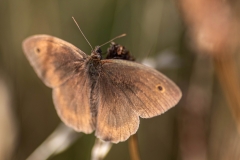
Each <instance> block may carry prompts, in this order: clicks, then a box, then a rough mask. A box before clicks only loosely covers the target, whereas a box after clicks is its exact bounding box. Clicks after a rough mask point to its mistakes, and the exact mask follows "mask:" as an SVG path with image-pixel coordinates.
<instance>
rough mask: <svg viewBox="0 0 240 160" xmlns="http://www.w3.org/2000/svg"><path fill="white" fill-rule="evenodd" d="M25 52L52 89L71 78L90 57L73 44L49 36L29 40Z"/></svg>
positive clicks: (33, 37)
mask: <svg viewBox="0 0 240 160" xmlns="http://www.w3.org/2000/svg"><path fill="white" fill-rule="evenodd" d="M23 50H24V53H25V55H26V57H27V59H28V60H29V62H30V64H31V65H32V67H33V68H34V70H35V72H36V73H37V75H38V77H39V78H40V79H42V81H43V82H44V83H45V84H46V85H47V86H48V87H51V88H54V87H57V86H59V85H61V84H63V83H64V82H65V81H66V80H68V79H69V78H71V77H72V76H73V75H74V74H75V72H76V71H77V68H78V67H79V66H81V65H82V63H83V62H84V61H85V60H86V59H87V57H88V56H87V55H86V54H85V53H83V52H82V51H81V50H79V49H78V48H77V47H75V46H73V45H72V44H70V43H68V42H66V41H63V40H61V39H59V38H56V37H53V36H48V35H35V36H31V37H29V38H27V39H26V40H25V41H23Z"/></svg>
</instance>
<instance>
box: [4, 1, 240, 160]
mask: <svg viewBox="0 0 240 160" xmlns="http://www.w3.org/2000/svg"><path fill="white" fill-rule="evenodd" d="M239 11H240V2H239V1H236V0H226V1H221V0H212V1H208V0H194V1H192V0H151V1H147V0H140V1H136V0H131V1H128V0H115V1H112V0H101V1H93V0H71V1H66V0H65V1H64V0H51V1H49V0H41V1H29V0H23V1H16V0H1V1H0V19H1V21H0V159H1V160H10V159H14V160H24V159H26V158H27V157H28V156H29V155H30V154H31V153H33V151H34V150H35V149H36V148H38V147H39V146H40V145H41V144H42V142H43V141H44V140H45V139H46V138H47V137H48V136H49V135H50V134H51V133H52V132H53V131H54V130H55V129H56V128H57V126H58V125H59V124H60V123H61V122H60V119H59V118H58V116H57V114H56V111H55V108H54V106H53V102H52V95H51V89H50V88H47V87H46V86H45V85H44V84H43V83H42V82H41V80H40V79H39V78H38V77H37V75H36V74H35V73H34V71H33V68H32V67H31V66H30V64H29V62H28V61H27V59H26V57H25V56H24V54H23V51H22V47H21V43H22V41H23V40H24V39H25V38H27V37H28V36H31V35H34V34H49V35H52V36H56V37H59V38H61V39H63V40H65V41H68V42H70V43H72V44H74V45H75V46H77V47H78V48H80V49H81V50H82V51H84V52H85V53H87V54H90V51H91V49H90V47H89V46H88V44H87V42H86V41H85V40H84V38H83V36H82V35H81V33H80V32H79V30H78V28H77V26H76V25H75V24H74V22H73V20H72V18H71V17H72V16H74V17H75V19H76V20H77V22H78V23H79V25H80V27H81V29H82V30H83V32H84V34H85V35H86V37H87V38H88V40H89V41H90V43H91V44H92V45H93V46H96V45H100V44H102V43H104V42H106V41H108V40H110V39H111V38H113V37H115V36H117V35H120V34H122V33H126V34H127V36H126V37H124V38H121V39H118V40H116V42H117V43H120V44H122V45H124V46H125V47H126V48H128V49H129V50H130V51H131V54H132V55H133V56H134V57H135V58H136V59H137V61H138V62H141V63H144V64H146V65H150V66H152V67H155V68H156V69H158V70H159V71H161V72H162V73H164V74H165V75H167V76H168V77H169V78H171V79H172V80H173V81H174V82H175V83H177V84H178V86H179V87H180V88H181V90H182V92H183V98H182V99H181V101H180V103H179V104H178V105H177V106H176V107H174V108H172V109H170V110H169V111H168V112H166V113H165V114H163V115H161V116H158V117H155V118H151V119H141V124H140V128H139V130H138V140H139V151H140V156H141V159H144V160H145V159H148V160H159V159H162V160H207V159H209V160H225V159H230V158H231V159H232V160H238V159H240V136H239V135H240V134H239V133H240V93H239V92H240V86H239V83H240V81H239V76H238V74H239V67H240V66H239V64H240V63H239V61H240V59H239V58H240V56H239V55H238V52H239V31H240V30H239V20H240V12H239ZM106 48H107V46H105V47H103V48H102V50H103V51H106ZM76 134H78V133H76ZM79 135H80V134H79ZM75 136H76V135H75ZM94 141H95V136H94V134H90V135H82V136H81V137H80V136H79V138H75V139H74V141H72V144H71V145H70V146H69V148H67V149H66V150H64V151H63V152H61V153H59V154H56V155H52V156H51V157H49V158H48V159H49V160H66V159H71V160H79V159H83V160H85V159H90V158H91V150H92V147H93V145H94V143H95V142H94ZM40 159H41V158H40ZM105 159H106V160H110V159H115V160H117V159H119V160H123V159H124V160H126V159H130V155H129V151H128V142H127V141H126V142H122V143H119V144H114V145H113V147H112V149H111V150H110V151H109V154H108V155H107V156H106V158H105Z"/></svg>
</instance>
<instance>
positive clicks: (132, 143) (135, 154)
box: [128, 134, 140, 160]
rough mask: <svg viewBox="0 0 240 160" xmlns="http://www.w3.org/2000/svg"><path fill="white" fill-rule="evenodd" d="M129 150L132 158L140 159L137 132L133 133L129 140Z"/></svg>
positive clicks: (133, 159)
mask: <svg viewBox="0 0 240 160" xmlns="http://www.w3.org/2000/svg"><path fill="white" fill-rule="evenodd" d="M128 146H129V152H130V156H131V159H132V160H140V156H139V149H138V138H137V134H134V135H132V136H131V137H130V138H129V140H128Z"/></svg>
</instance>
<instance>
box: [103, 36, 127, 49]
mask: <svg viewBox="0 0 240 160" xmlns="http://www.w3.org/2000/svg"><path fill="white" fill-rule="evenodd" d="M126 35H127V34H126V33H124V34H121V35H119V36H117V37H115V38H113V39H111V40H110V41H107V42H106V43H104V44H102V45H100V46H99V47H102V46H104V45H106V44H108V43H110V42H112V41H113V40H115V39H118V38H121V37H124V36H126Z"/></svg>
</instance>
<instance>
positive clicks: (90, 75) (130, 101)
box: [23, 35, 182, 143]
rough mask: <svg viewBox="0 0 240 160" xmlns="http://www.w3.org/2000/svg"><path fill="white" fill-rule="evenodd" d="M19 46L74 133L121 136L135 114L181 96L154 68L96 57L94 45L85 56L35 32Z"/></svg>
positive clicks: (135, 121)
mask: <svg viewBox="0 0 240 160" xmlns="http://www.w3.org/2000/svg"><path fill="white" fill-rule="evenodd" d="M23 50H24V53H25V55H26V57H27V58H28V60H29V61H30V63H31V65H32V66H33V68H34V70H35V71H36V73H37V75H38V76H39V78H41V79H42V81H43V82H44V83H45V84H46V85H47V86H48V87H50V88H52V89H53V101H54V104H55V107H56V110H57V113H58V115H59V117H60V118H61V120H62V121H63V122H64V123H65V124H67V125H68V126H70V127H72V128H74V129H75V130H76V131H79V132H84V133H91V132H93V131H94V130H96V131H95V135H96V136H97V137H98V138H100V139H102V140H105V141H111V142H113V143H118V142H121V141H125V140H126V139H128V138H129V136H130V135H132V134H134V133H136V132H137V129H138V127H139V117H141V118H151V117H154V116H157V115H160V114H162V113H164V112H165V111H167V110H168V109H170V108H171V107H173V106H175V105H176V104H177V103H178V101H179V100H180V98H181V95H182V94H181V91H180V89H179V88H178V87H177V86H176V85H175V84H174V83H173V82H172V81H171V80H170V79H168V78H167V77H166V76H164V75H163V74H161V73H160V72H158V71H157V70H155V69H153V68H150V67H147V66H144V65H142V64H139V63H136V62H131V61H126V60H122V59H102V56H101V52H100V48H99V47H96V48H95V49H94V50H93V51H92V53H91V55H90V56H89V55H86V54H85V53H84V52H82V51H81V50H80V49H78V48H77V47H75V46H73V45H72V44H70V43H68V42H66V41H63V40H61V39H58V38H56V37H53V36H48V35H35V36H32V37H29V38H27V39H26V40H25V41H24V42H23ZM111 51H115V50H111ZM116 51H117V50H116ZM122 51H123V48H122V49H120V51H118V52H119V53H123V52H122ZM111 53H114V52H111ZM112 58H114V56H113V57H112Z"/></svg>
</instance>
